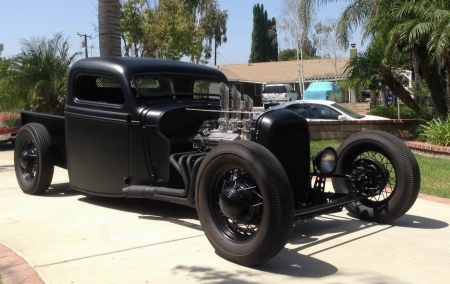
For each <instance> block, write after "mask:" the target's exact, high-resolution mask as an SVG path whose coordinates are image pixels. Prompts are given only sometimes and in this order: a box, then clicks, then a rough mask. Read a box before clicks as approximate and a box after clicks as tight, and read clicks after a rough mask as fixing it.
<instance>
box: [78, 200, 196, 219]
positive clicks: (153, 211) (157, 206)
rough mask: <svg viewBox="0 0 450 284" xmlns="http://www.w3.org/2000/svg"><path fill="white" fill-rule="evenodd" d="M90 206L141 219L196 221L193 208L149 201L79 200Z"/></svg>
mask: <svg viewBox="0 0 450 284" xmlns="http://www.w3.org/2000/svg"><path fill="white" fill-rule="evenodd" d="M79 200H80V201H82V202H86V203H89V204H92V205H97V206H103V207H107V208H111V209H115V210H121V211H126V212H132V213H137V214H141V215H143V216H140V217H139V218H141V219H152V218H173V219H178V218H180V219H198V217H197V211H196V210H195V209H194V208H190V207H186V206H182V205H178V204H174V203H169V202H164V201H157V200H151V199H139V198H136V199H134V198H122V197H118V198H110V197H100V196H90V195H88V196H84V197H81V198H80V199H79Z"/></svg>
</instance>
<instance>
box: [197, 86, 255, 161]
mask: <svg viewBox="0 0 450 284" xmlns="http://www.w3.org/2000/svg"><path fill="white" fill-rule="evenodd" d="M220 108H221V111H220V118H219V119H218V120H207V121H204V122H203V124H202V126H201V127H200V128H199V130H198V134H197V135H196V136H195V137H194V144H193V146H194V148H195V149H197V150H198V151H201V152H207V151H209V150H210V149H211V148H213V147H214V146H216V145H217V144H219V143H220V142H221V141H232V140H250V138H251V130H252V111H253V100H252V99H251V98H250V97H249V96H248V95H243V96H242V95H241V93H240V92H239V91H238V90H236V88H234V87H233V88H232V89H231V91H230V89H229V87H228V86H227V85H226V84H224V83H221V84H220Z"/></svg>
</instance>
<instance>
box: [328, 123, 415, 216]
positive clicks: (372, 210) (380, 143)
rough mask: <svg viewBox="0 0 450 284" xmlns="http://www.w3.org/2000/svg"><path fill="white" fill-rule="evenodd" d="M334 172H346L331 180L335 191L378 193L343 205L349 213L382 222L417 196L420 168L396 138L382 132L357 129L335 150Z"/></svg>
mask: <svg viewBox="0 0 450 284" xmlns="http://www.w3.org/2000/svg"><path fill="white" fill-rule="evenodd" d="M338 156H339V160H338V164H337V167H336V172H337V173H340V174H346V175H350V176H351V177H352V178H351V179H350V180H348V179H338V178H336V179H333V187H334V189H335V191H336V192H339V193H348V192H355V191H360V192H365V193H368V194H371V193H374V192H375V190H374V189H376V192H378V194H377V195H375V196H372V197H367V198H364V199H361V200H360V201H358V202H354V203H350V204H348V205H346V209H347V210H348V211H349V214H350V215H352V216H354V217H356V218H359V219H363V220H367V221H374V222H379V223H385V222H389V221H392V220H395V219H397V218H399V217H401V216H402V215H403V214H405V213H406V212H407V211H408V210H409V209H410V208H411V206H412V205H413V204H414V202H415V201H416V199H417V196H418V194H419V189H420V170H419V166H418V164H417V161H416V159H415V157H414V155H413V153H412V152H411V150H410V149H409V148H408V147H407V146H406V145H405V144H404V143H403V141H401V140H400V139H398V138H397V137H395V136H394V135H391V134H389V133H386V132H382V131H366V132H359V133H356V134H354V135H352V136H351V137H349V138H348V139H347V140H345V141H344V143H342V145H341V146H340V147H339V149H338Z"/></svg>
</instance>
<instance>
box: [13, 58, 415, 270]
mask: <svg viewBox="0 0 450 284" xmlns="http://www.w3.org/2000/svg"><path fill="white" fill-rule="evenodd" d="M252 111H253V102H252V100H251V99H250V97H248V96H246V95H241V94H240V93H239V92H238V91H237V90H236V89H235V88H233V87H232V86H230V84H229V82H228V80H227V78H226V77H225V76H224V74H223V73H221V72H220V71H219V70H217V69H213V68H209V67H206V66H201V65H195V64H189V63H183V62H176V61H166V60H157V59H145V58H116V57H114V58H89V59H83V60H80V61H78V62H76V63H75V64H73V66H72V67H71V70H70V73H69V76H68V87H67V97H66V108H65V115H64V117H59V116H51V115H44V114H38V113H32V112H22V127H21V129H20V131H19V133H18V135H17V140H16V146H15V152H14V161H15V170H16V176H17V180H18V182H19V185H20V187H21V189H22V190H23V191H24V192H25V193H28V194H45V192H46V190H47V189H48V188H49V186H50V184H51V181H52V177H53V169H54V166H58V167H62V168H66V169H67V170H68V174H69V186H70V188H72V189H74V190H77V191H81V192H85V193H89V194H94V195H101V196H111V197H128V198H150V199H156V200H162V201H167V202H173V203H178V204H182V205H186V206H192V207H195V208H196V209H197V212H198V215H199V219H200V222H201V224H202V227H203V229H204V231H205V234H206V236H207V237H208V239H209V241H210V242H211V244H212V245H213V247H214V248H215V249H216V251H217V253H218V254H219V255H220V256H222V257H224V258H226V259H228V260H230V261H233V262H236V263H239V264H242V265H256V264H260V263H263V262H265V261H267V260H269V259H270V258H272V257H273V256H275V255H276V254H277V253H278V252H279V251H280V250H281V249H283V247H284V245H285V244H286V242H287V241H288V237H289V233H290V231H291V228H292V226H293V222H294V221H296V220H300V219H305V218H311V217H314V216H316V215H320V214H326V213H330V212H336V211H340V210H342V209H343V208H344V207H345V208H346V209H347V210H348V211H349V214H350V215H352V216H354V217H357V218H361V219H365V220H371V221H376V222H389V221H391V220H394V219H396V218H398V217H400V216H402V215H403V214H404V213H406V211H408V210H409V208H410V207H411V206H412V205H413V203H414V201H415V200H416V198H417V195H418V192H419V188H420V172H419V168H418V165H417V162H416V160H415V159H414V156H413V155H412V153H411V151H410V150H409V148H408V147H406V146H405V144H404V143H403V142H402V141H401V140H399V139H398V138H396V137H394V136H393V135H390V134H388V133H385V132H380V131H366V132H361V133H358V134H355V135H353V136H351V137H349V138H348V139H347V140H345V141H344V143H343V144H342V145H341V146H340V147H339V149H338V150H337V151H336V150H334V149H332V148H329V147H328V148H325V149H323V150H322V151H320V152H319V153H316V154H315V155H314V156H313V158H312V159H311V154H310V148H309V129H308V124H307V121H306V120H305V119H304V118H303V117H302V116H300V115H298V114H296V113H294V112H291V111H289V110H286V109H280V110H269V111H266V112H264V113H263V114H262V115H260V116H259V117H258V119H257V120H256V121H255V120H252V117H253V116H252ZM311 162H312V164H311ZM310 169H312V170H310ZM327 178H331V179H332V182H333V186H334V192H326V191H325V182H326V180H327Z"/></svg>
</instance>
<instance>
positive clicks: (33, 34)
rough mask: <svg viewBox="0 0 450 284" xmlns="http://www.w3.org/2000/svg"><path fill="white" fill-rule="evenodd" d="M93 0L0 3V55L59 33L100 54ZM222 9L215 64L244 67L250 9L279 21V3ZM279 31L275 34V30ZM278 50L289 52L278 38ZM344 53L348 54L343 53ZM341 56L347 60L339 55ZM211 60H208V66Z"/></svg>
mask: <svg viewBox="0 0 450 284" xmlns="http://www.w3.org/2000/svg"><path fill="white" fill-rule="evenodd" d="M97 3H98V1H97V0H77V1H69V0H0V43H1V44H3V46H4V50H3V52H2V54H1V56H2V57H10V56H13V55H16V54H18V53H20V49H21V47H22V45H21V40H27V41H29V40H31V39H32V38H46V39H51V38H53V35H54V34H56V33H58V32H62V33H63V35H64V37H65V38H67V39H68V41H69V44H70V45H71V53H75V52H78V51H80V52H83V56H84V48H82V47H81V42H82V37H81V36H79V35H78V34H86V35H88V36H92V38H88V39H87V45H88V54H89V56H99V51H98V35H97V32H96V30H95V26H97ZM218 3H219V5H220V9H221V10H227V11H228V23H227V38H228V40H227V42H226V43H224V44H222V45H221V46H220V47H219V48H218V56H217V64H219V65H228V64H240V63H246V62H247V61H248V59H249V56H250V48H251V33H252V28H253V5H255V4H257V3H259V4H263V5H264V9H265V10H267V14H268V17H269V18H272V17H275V18H276V19H277V21H278V22H279V21H280V20H279V19H280V15H281V11H282V9H281V5H282V3H283V0H259V1H253V0H218ZM345 5H346V1H337V3H332V4H328V5H326V6H323V7H321V8H320V10H319V11H317V15H316V17H317V19H318V20H322V21H324V20H326V19H330V18H338V16H339V14H340V12H341V11H342V9H343V8H344V7H345ZM279 32H280V31H279ZM352 42H354V43H355V44H356V48H357V49H358V50H359V49H361V48H364V47H363V46H361V40H360V37H359V34H358V33H355V34H354V35H353V41H352ZM279 44H280V48H281V49H284V48H289V46H287V43H285V42H283V41H282V39H280V38H279ZM346 52H348V51H346ZM343 56H347V55H346V54H343ZM213 61H214V60H213V58H212V59H211V62H213Z"/></svg>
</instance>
